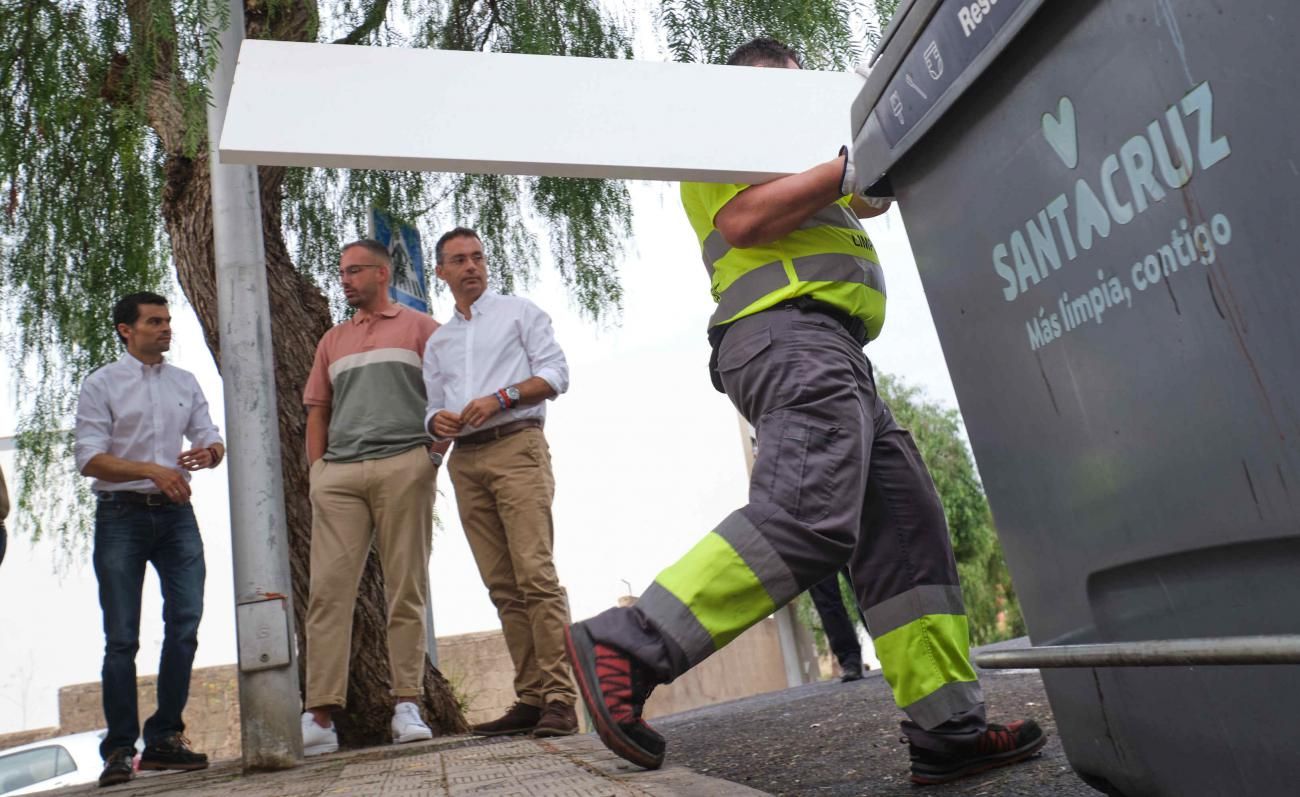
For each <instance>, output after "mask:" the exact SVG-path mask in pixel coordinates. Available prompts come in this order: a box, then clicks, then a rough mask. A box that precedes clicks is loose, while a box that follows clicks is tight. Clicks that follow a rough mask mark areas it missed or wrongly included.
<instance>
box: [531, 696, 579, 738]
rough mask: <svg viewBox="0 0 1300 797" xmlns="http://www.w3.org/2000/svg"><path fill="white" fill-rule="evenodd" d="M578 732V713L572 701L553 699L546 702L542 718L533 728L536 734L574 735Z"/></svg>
mask: <svg viewBox="0 0 1300 797" xmlns="http://www.w3.org/2000/svg"><path fill="white" fill-rule="evenodd" d="M577 732H578V715H577V714H575V713H574V711H573V705H572V704H570V703H560V702H558V701H552V702H550V703H547V704H546V710H545V711H543V712H542V718H541V719H540V720H539V721H538V722H537V727H536V728H534V729H533V735H534V736H572V735H573V734H575V733H577Z"/></svg>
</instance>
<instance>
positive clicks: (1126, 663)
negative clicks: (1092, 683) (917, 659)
mask: <svg viewBox="0 0 1300 797" xmlns="http://www.w3.org/2000/svg"><path fill="white" fill-rule="evenodd" d="M975 663H976V664H977V665H978V666H980V667H982V668H984V669H986V670H1006V669H1022V668H1024V669H1056V668H1069V667H1085V668H1100V667H1194V666H1224V665H1238V666H1240V665H1259V664H1300V634H1289V635H1278V636H1242V637H1210V638H1206V639H1159V640H1150V641H1145V642H1108V643H1101V644H1093V645H1049V646H1044V647H1041V648H1024V649H1021V650H993V651H986V652H984V653H977V654H975Z"/></svg>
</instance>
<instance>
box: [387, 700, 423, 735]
mask: <svg viewBox="0 0 1300 797" xmlns="http://www.w3.org/2000/svg"><path fill="white" fill-rule="evenodd" d="M392 724H393V743H394V744H404V743H406V742H420V741H424V740H425V739H432V738H433V731H431V730H429V726H428V725H425V724H424V720H423V719H422V718H421V717H420V707H419V706H417V705H415V704H414V703H398V704H397V708H395V709H393V723H392Z"/></svg>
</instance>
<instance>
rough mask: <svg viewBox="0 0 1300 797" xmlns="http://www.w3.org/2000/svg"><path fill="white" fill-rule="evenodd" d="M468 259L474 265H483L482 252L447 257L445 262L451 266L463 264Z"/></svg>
mask: <svg viewBox="0 0 1300 797" xmlns="http://www.w3.org/2000/svg"><path fill="white" fill-rule="evenodd" d="M468 260H473V261H474V264H475V265H479V266H481V265H483V261H484V257H483V253H482V252H475V253H474V254H472V255H456V256H454V257H449V258H447V262H448V263H450V264H451V265H453V266H463V265H465V262H466V261H468Z"/></svg>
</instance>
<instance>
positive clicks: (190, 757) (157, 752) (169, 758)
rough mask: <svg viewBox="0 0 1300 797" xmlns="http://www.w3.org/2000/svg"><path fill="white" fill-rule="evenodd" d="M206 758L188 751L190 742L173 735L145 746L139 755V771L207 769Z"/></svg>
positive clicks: (182, 737) (177, 734)
mask: <svg viewBox="0 0 1300 797" xmlns="http://www.w3.org/2000/svg"><path fill="white" fill-rule="evenodd" d="M207 768H208V757H207V756H206V755H204V754H203V753H196V752H194V751H193V750H191V749H190V740H189V739H186V738H185V737H184V736H181V735H180V734H179V733H173V734H172V735H171V736H164V737H163V738H161V739H159V740H157V741H155V742H154V743H153V744H148V745H145V748H144V752H143V753H141V754H140V769H142V770H144V769H182V770H186V771H188V770H194V769H207Z"/></svg>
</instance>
